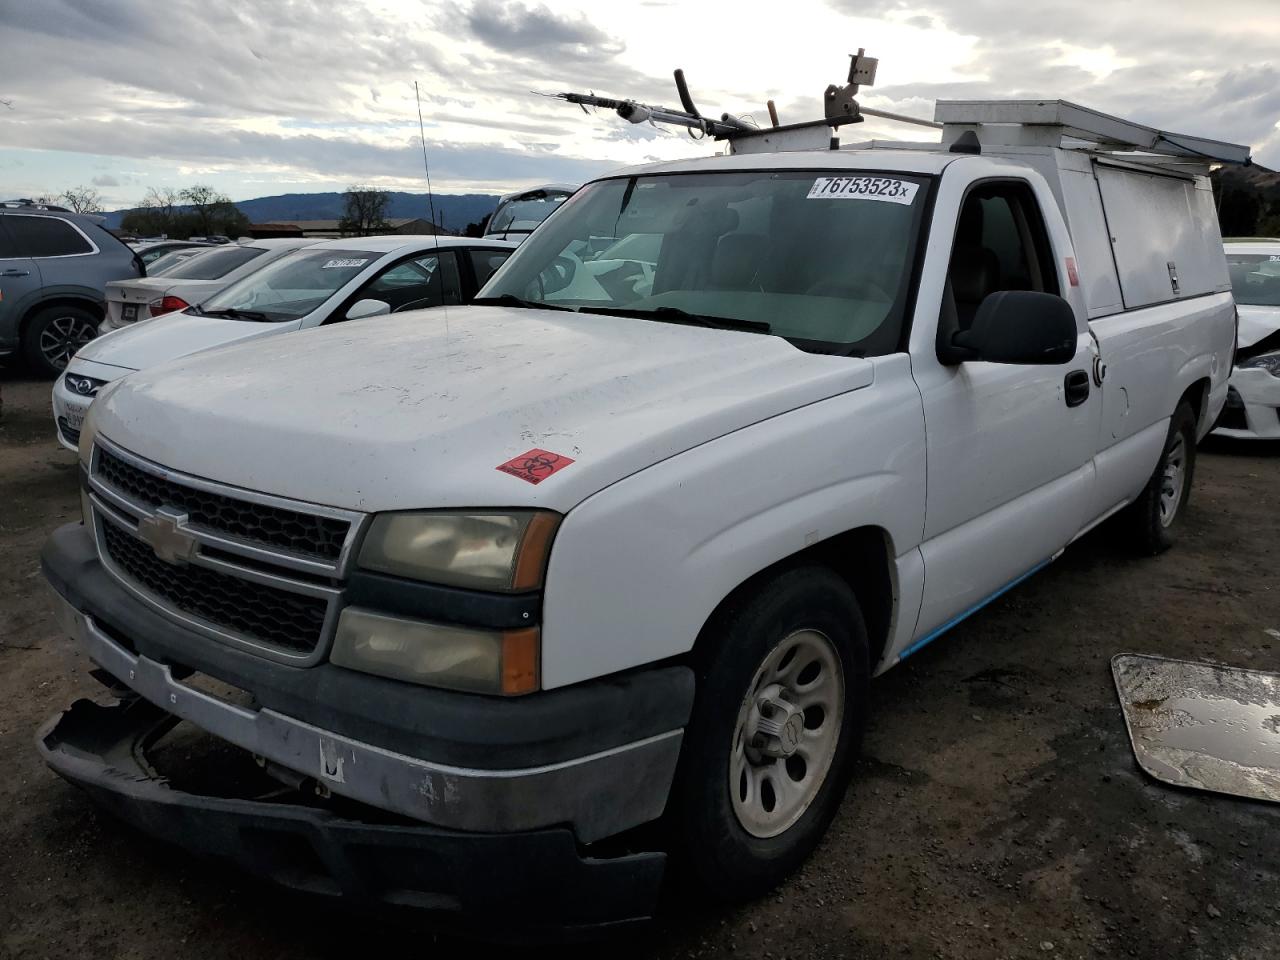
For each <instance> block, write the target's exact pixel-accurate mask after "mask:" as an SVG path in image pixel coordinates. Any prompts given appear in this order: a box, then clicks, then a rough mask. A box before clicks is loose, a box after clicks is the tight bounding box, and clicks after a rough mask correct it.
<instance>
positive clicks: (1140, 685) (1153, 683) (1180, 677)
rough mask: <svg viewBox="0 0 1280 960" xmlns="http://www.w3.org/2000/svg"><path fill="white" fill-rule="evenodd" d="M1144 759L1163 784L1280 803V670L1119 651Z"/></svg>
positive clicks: (1131, 722) (1115, 663) (1127, 707)
mask: <svg viewBox="0 0 1280 960" xmlns="http://www.w3.org/2000/svg"><path fill="white" fill-rule="evenodd" d="M1111 673H1112V675H1113V676H1114V678H1115V683H1116V692H1117V693H1118V694H1119V696H1120V705H1121V707H1122V708H1123V710H1124V719H1125V724H1126V726H1127V727H1128V728H1129V740H1130V741H1131V742H1132V744H1133V752H1134V755H1135V756H1136V757H1137V760H1138V764H1139V765H1140V766H1141V767H1142V769H1143V770H1145V771H1146V772H1147V773H1149V774H1150V775H1151V776H1153V777H1155V778H1156V779H1157V780H1161V781H1163V782H1164V783H1170V784H1173V785H1175V786H1179V787H1192V788H1195V789H1198V790H1212V791H1215V792H1218V793H1227V794H1231V795H1233V796H1237V797H1249V798H1251V799H1256V800H1271V801H1274V802H1280V674H1274V673H1266V672H1264V671H1261V670H1242V669H1237V668H1234V667H1223V666H1218V665H1216V664H1211V663H1193V662H1190V661H1185V660H1168V659H1165V658H1164V657H1150V656H1140V655H1137V654H1120V655H1119V656H1117V657H1114V658H1113V659H1112V661H1111Z"/></svg>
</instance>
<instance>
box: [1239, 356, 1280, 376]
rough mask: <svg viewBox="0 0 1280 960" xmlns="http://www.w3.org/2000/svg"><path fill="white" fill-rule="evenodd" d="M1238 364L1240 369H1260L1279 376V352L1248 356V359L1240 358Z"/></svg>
mask: <svg viewBox="0 0 1280 960" xmlns="http://www.w3.org/2000/svg"><path fill="white" fill-rule="evenodd" d="M1238 366H1239V368H1240V369H1241V370H1249V369H1262V370H1265V371H1267V373H1269V374H1271V375H1272V376H1273V377H1280V352H1277V353H1263V354H1260V355H1259V356H1256V357H1250V358H1249V359H1248V360H1241V361H1240V363H1239V364H1238Z"/></svg>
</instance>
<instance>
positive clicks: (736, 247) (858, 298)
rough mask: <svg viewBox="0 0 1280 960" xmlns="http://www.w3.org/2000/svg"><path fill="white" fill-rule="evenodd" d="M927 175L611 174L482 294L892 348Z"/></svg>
mask: <svg viewBox="0 0 1280 960" xmlns="http://www.w3.org/2000/svg"><path fill="white" fill-rule="evenodd" d="M924 183H925V180H924V178H921V177H913V176H904V175H902V174H892V175H883V176H882V175H877V174H865V173H858V174H836V173H828V172H825V171H815V170H805V171H799V170H797V171H772V172H771V171H760V172H744V173H712V174H683V175H664V176H646V177H632V178H629V179H618V180H604V181H600V182H597V183H594V184H590V185H589V186H587V187H585V188H584V189H583V190H581V191H579V192H578V193H577V194H575V195H574V197H573V199H572V200H570V201H568V202H567V205H566V206H565V208H564V211H563V212H562V213H561V214H560V215H559V216H558V217H556V218H555V219H554V220H553V221H551V222H550V223H548V224H547V225H546V226H545V227H544V228H542V229H541V230H539V231H537V232H536V233H534V235H533V236H532V237H530V239H529V240H527V241H526V242H525V243H524V245H523V246H521V248H520V249H519V250H518V251H516V253H515V255H514V256H512V258H511V259H510V260H509V261H508V262H507V264H506V266H505V267H504V268H503V269H502V270H500V271H498V273H497V274H496V275H495V276H494V278H493V280H492V281H491V282H490V283H489V284H488V285H487V286H486V287H485V288H484V290H483V292H482V295H483V297H485V298H494V297H500V296H504V295H505V296H507V297H509V298H518V299H520V300H523V301H531V302H532V303H536V304H538V305H546V306H548V307H560V308H569V309H578V310H579V311H580V312H584V313H589V312H591V311H593V310H605V311H613V310H617V309H620V308H621V309H625V310H626V312H627V313H629V314H630V313H636V314H642V315H643V314H652V315H653V316H654V319H668V320H672V321H673V322H685V321H687V320H688V319H689V316H688V315H694V316H695V317H697V318H702V319H704V320H705V319H708V318H715V319H720V320H724V321H731V322H733V323H736V324H738V325H741V326H747V325H750V326H752V327H754V328H758V329H762V330H764V329H769V331H770V332H772V333H774V334H776V335H779V336H782V337H785V338H787V339H788V340H791V341H792V342H793V343H795V344H796V345H797V346H799V347H801V348H803V349H809V350H816V351H822V352H840V353H863V354H868V353H875V354H884V353H893V352H896V351H897V350H898V349H899V346H898V344H899V334H900V332H901V326H902V317H903V313H904V310H905V303H906V299H907V291H908V288H909V286H910V274H911V264H912V261H913V258H914V253H915V238H916V235H917V232H918V230H919V221H920V218H921V210H922V209H923V207H924V201H925V190H924V189H923V186H924ZM681 314H684V315H685V316H683V317H682V316H680V315H681ZM766 324H767V325H768V327H767V328H766V327H764V325H766ZM770 328H771V329H770Z"/></svg>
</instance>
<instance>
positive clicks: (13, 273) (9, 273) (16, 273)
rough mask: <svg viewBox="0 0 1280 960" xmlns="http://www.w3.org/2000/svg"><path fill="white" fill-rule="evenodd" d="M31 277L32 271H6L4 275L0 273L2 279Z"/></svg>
mask: <svg viewBox="0 0 1280 960" xmlns="http://www.w3.org/2000/svg"><path fill="white" fill-rule="evenodd" d="M29 276H31V271H30V270H5V271H4V272H3V273H0V277H29Z"/></svg>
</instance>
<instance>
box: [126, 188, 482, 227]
mask: <svg viewBox="0 0 1280 960" xmlns="http://www.w3.org/2000/svg"><path fill="white" fill-rule="evenodd" d="M497 204H498V197H497V195H496V194H487V193H462V194H436V195H435V210H436V219H437V220H438V221H439V222H440V223H441V224H442V225H443V226H444V228H445V229H446V230H451V231H459V232H460V231H461V230H462V228H463V227H465V226H466V225H467V224H468V223H474V222H475V221H477V220H479V219H480V218H481V217H483V216H485V215H486V214H489V213H492V212H493V208H494V207H495V206H497ZM236 206H237V207H239V208H240V211H241V212H242V213H243V214H244V215H245V216H246V217H248V218H249V220H250V221H251V222H252V223H274V222H277V221H280V220H286V221H287V220H338V219H341V217H342V212H343V201H342V194H341V193H283V194H280V195H279V196H275V197H258V198H256V199H254V200H241V201H239V202H237V203H236ZM132 209H133V208H132V207H130V208H126V209H124V210H112V211H110V212H108V213H104V214H103V216H105V217H106V223H105V226H107V227H119V226H120V220H121V219H122V218H123V217H124V215H125V214H126V213H129V211H130V210H132ZM386 216H387V217H421V218H422V219H424V220H430V219H431V204H430V203H429V202H428V198H427V195H426V194H425V193H405V192H403V191H391V202H390V203H389V204H388V205H387V212H386Z"/></svg>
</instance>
